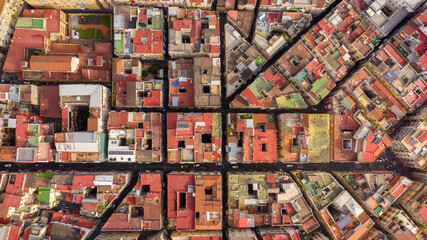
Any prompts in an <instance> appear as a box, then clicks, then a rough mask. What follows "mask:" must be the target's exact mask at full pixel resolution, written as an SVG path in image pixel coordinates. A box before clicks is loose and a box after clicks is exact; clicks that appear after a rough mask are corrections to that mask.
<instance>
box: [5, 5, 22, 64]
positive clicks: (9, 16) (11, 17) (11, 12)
mask: <svg viewBox="0 0 427 240" xmlns="http://www.w3.org/2000/svg"><path fill="white" fill-rule="evenodd" d="M24 4H25V2H24V0H17V1H9V2H8V1H2V2H1V6H0V22H1V27H0V39H1V40H0V47H3V48H5V47H7V46H9V44H10V37H11V35H12V33H13V28H14V27H15V24H16V20H17V19H18V17H19V15H20V14H21V12H22V9H23V7H24ZM3 60H4V59H1V60H0V64H2V62H3Z"/></svg>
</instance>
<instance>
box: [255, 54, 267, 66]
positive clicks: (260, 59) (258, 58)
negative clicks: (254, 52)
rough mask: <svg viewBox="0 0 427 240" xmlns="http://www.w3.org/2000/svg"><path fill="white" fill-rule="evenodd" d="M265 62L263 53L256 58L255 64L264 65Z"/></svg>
mask: <svg viewBox="0 0 427 240" xmlns="http://www.w3.org/2000/svg"><path fill="white" fill-rule="evenodd" d="M264 63H265V58H263V57H262V56H261V55H259V56H258V57H257V58H256V59H255V65H256V66H257V67H259V66H262V65H263V64H264Z"/></svg>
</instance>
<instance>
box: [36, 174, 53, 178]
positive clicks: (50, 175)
mask: <svg viewBox="0 0 427 240" xmlns="http://www.w3.org/2000/svg"><path fill="white" fill-rule="evenodd" d="M37 177H45V178H52V177H53V174H52V173H39V174H37Z"/></svg>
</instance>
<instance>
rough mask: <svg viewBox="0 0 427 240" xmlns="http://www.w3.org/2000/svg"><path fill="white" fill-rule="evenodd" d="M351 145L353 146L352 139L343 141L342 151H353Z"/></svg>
mask: <svg viewBox="0 0 427 240" xmlns="http://www.w3.org/2000/svg"><path fill="white" fill-rule="evenodd" d="M351 144H352V140H351V139H344V140H342V149H343V150H351Z"/></svg>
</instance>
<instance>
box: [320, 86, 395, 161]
mask: <svg viewBox="0 0 427 240" xmlns="http://www.w3.org/2000/svg"><path fill="white" fill-rule="evenodd" d="M358 107H359V106H358V105H357V102H356V100H354V96H351V95H347V93H346V92H345V91H344V90H343V88H340V89H339V90H338V91H335V93H334V94H333V95H331V96H328V97H327V98H326V99H325V101H324V111H325V112H326V113H328V114H330V115H331V116H330V117H331V121H330V122H331V129H332V133H331V160H332V161H336V162H348V161H360V162H373V161H375V159H376V158H377V157H378V156H379V155H381V153H383V152H384V150H385V149H386V148H387V147H389V146H390V144H391V139H390V137H389V136H388V135H387V134H385V132H384V131H383V130H381V129H380V128H378V127H376V126H375V125H373V124H372V123H371V121H370V120H369V119H367V118H366V116H365V115H364V113H363V112H362V111H360V110H359V108H358Z"/></svg>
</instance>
